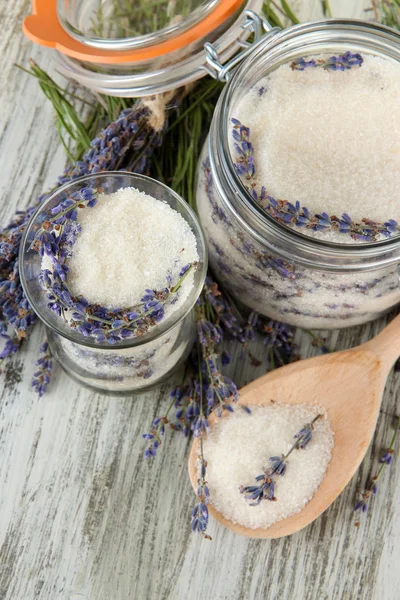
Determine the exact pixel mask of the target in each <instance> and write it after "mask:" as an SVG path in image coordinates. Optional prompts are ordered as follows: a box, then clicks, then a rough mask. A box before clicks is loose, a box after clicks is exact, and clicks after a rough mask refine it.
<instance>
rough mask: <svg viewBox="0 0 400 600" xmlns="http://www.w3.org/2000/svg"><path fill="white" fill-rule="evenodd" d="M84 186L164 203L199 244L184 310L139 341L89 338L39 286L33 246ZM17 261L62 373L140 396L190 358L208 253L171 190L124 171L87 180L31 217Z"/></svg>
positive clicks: (195, 225) (60, 192) (96, 386)
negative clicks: (54, 212) (57, 210)
mask: <svg viewBox="0 0 400 600" xmlns="http://www.w3.org/2000/svg"><path fill="white" fill-rule="evenodd" d="M85 187H90V188H102V189H103V190H104V192H105V193H107V194H111V193H113V192H116V191H117V190H119V189H121V188H125V187H133V188H136V189H138V190H139V191H142V192H145V193H146V194H148V195H150V196H153V197H154V198H156V199H157V200H160V201H163V202H166V203H167V204H168V205H169V206H170V207H171V208H173V209H174V210H175V211H177V212H179V213H180V214H181V215H182V217H183V218H184V219H185V220H186V222H187V223H188V224H189V226H190V228H191V230H192V231H193V233H194V235H195V238H196V243H197V253H198V255H199V262H198V265H197V268H196V270H195V272H194V280H193V287H192V288H191V289H190V292H189V295H188V297H187V298H186V299H185V300H184V301H183V303H182V305H181V306H179V307H178V308H177V309H176V310H175V311H174V312H172V313H171V314H170V315H169V316H165V318H164V319H163V320H161V321H160V323H159V324H157V325H155V326H154V327H152V328H150V329H149V330H148V331H147V333H144V334H143V335H142V336H141V337H135V338H128V339H125V340H123V341H120V342H118V343H115V344H114V345H109V344H107V343H105V342H103V343H97V342H96V341H95V340H94V339H92V338H90V337H85V336H84V335H82V334H81V333H80V332H79V331H78V330H77V329H73V328H71V327H70V326H69V325H68V324H67V323H66V322H65V320H64V319H62V318H61V317H59V316H58V315H57V314H55V313H54V312H53V311H52V310H51V309H50V308H49V307H48V301H47V298H46V293H45V292H44V290H43V289H42V287H41V286H40V283H39V273H40V271H41V268H42V258H41V256H40V255H39V253H38V252H37V251H36V250H34V249H33V248H32V247H31V246H32V242H33V240H34V239H35V235H36V233H37V232H38V230H39V229H40V228H41V226H42V224H43V223H44V222H45V221H47V220H48V219H49V218H51V209H52V208H53V207H54V206H58V205H59V203H60V202H61V201H62V200H64V199H65V198H66V197H68V196H69V195H70V194H71V193H74V192H77V191H80V190H82V188H85ZM88 210H90V209H88ZM19 261H20V276H21V282H22V286H23V289H24V292H25V294H26V296H27V298H28V300H29V302H30V304H31V306H32V307H33V309H34V311H35V312H36V314H37V315H38V316H39V317H40V319H41V320H42V321H43V322H44V323H45V325H46V329H47V337H48V341H49V344H50V348H51V351H52V353H53V355H54V356H55V358H56V359H57V360H58V362H59V363H60V364H61V366H62V367H63V368H64V370H65V371H66V372H67V373H68V374H69V375H71V376H72V377H73V378H74V379H76V380H78V381H79V382H80V383H83V384H85V385H87V386H89V387H91V388H94V389H96V390H101V391H106V392H107V391H108V392H112V393H134V392H142V391H145V390H147V389H149V388H151V387H153V386H155V385H158V384H160V383H162V382H163V381H164V380H165V379H166V378H167V377H169V376H170V374H171V373H172V372H173V371H174V370H175V369H176V368H177V367H178V366H179V365H180V364H181V362H182V361H183V360H185V358H186V357H187V356H188V354H189V352H190V350H191V347H192V343H193V339H194V328H195V325H194V316H193V307H194V305H195V303H196V301H197V299H198V297H199V295H200V293H201V290H202V288H203V284H204V279H205V276H206V271H207V250H206V246H205V240H204V237H203V234H202V231H201V228H200V226H199V224H198V220H197V218H196V215H195V214H194V212H193V211H192V210H191V208H190V207H189V205H188V204H187V203H186V202H184V201H183V200H182V199H181V198H180V197H179V196H178V195H177V194H175V192H173V191H172V190H171V189H169V188H168V187H167V186H165V185H163V184H161V183H159V182H158V181H155V180H153V179H151V178H149V177H145V176H143V175H136V174H133V173H124V172H121V171H119V172H109V173H99V174H96V175H89V176H86V177H81V178H78V179H76V180H74V181H73V182H71V183H67V184H65V185H63V186H61V187H60V188H58V189H57V190H56V191H55V192H54V193H53V194H52V195H51V196H50V197H49V198H48V199H47V200H46V201H45V202H44V203H43V204H42V205H41V206H40V207H39V208H38V210H37V211H36V212H35V213H34V215H33V216H32V218H31V220H30V222H29V225H28V227H27V229H26V231H25V232H24V236H23V239H22V242H21V249H20V257H19ZM145 287H146V286H145V285H144V286H143V288H145Z"/></svg>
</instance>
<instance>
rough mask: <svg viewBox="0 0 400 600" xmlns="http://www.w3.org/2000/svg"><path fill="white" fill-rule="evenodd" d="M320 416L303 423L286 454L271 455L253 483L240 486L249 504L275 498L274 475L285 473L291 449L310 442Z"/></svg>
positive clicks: (303, 446) (299, 447) (256, 503)
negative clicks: (267, 463) (265, 467)
mask: <svg viewBox="0 0 400 600" xmlns="http://www.w3.org/2000/svg"><path fill="white" fill-rule="evenodd" d="M320 417H321V415H317V416H316V417H315V418H314V419H313V420H312V421H311V423H307V424H306V425H304V427H302V429H301V430H300V431H299V432H298V433H296V434H295V436H294V438H295V439H296V441H295V443H294V444H293V446H292V447H291V448H290V450H289V452H287V454H281V455H280V456H271V458H270V459H269V461H270V463H271V466H270V467H268V468H267V469H264V472H263V473H261V475H257V477H255V481H256V484H255V485H248V486H241V487H240V489H239V491H240V493H241V494H243V495H244V497H245V499H246V500H247V501H248V502H249V505H250V506H258V505H259V504H260V503H261V501H262V500H270V501H275V500H276V496H275V484H276V480H275V479H276V477H277V476H281V477H282V476H283V475H285V473H286V469H287V459H288V458H289V456H290V455H291V453H292V452H293V450H298V449H301V448H305V447H306V446H307V444H309V443H310V442H311V439H312V431H313V428H314V423H315V421H316V420H317V419H319V418H320Z"/></svg>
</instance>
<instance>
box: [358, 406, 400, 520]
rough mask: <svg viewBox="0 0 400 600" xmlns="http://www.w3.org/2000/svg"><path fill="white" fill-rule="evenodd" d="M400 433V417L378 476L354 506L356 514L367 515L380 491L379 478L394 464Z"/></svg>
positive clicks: (376, 475)
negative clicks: (395, 449) (372, 500)
mask: <svg viewBox="0 0 400 600" xmlns="http://www.w3.org/2000/svg"><path fill="white" fill-rule="evenodd" d="M399 432H400V416H399V417H397V419H396V425H395V430H394V432H393V435H392V439H391V441H390V444H389V447H388V448H387V449H386V450H385V452H384V453H383V454H382V456H381V458H380V463H381V465H380V467H379V469H378V470H377V472H376V474H375V475H373V476H372V477H371V478H370V482H369V484H368V486H367V487H366V489H365V490H364V491H363V492H362V493H361V494H360V499H359V500H358V501H357V502H356V504H355V506H354V511H355V512H361V513H365V512H367V510H368V509H369V504H370V501H371V499H372V498H373V496H375V494H376V493H377V491H378V487H377V483H378V480H379V478H380V477H381V475H382V472H383V470H384V468H385V467H389V466H390V465H391V464H392V462H393V455H394V448H395V444H396V440H397V436H398V434H399ZM354 525H355V526H356V527H359V525H360V521H359V519H357V520H356V521H355V523H354Z"/></svg>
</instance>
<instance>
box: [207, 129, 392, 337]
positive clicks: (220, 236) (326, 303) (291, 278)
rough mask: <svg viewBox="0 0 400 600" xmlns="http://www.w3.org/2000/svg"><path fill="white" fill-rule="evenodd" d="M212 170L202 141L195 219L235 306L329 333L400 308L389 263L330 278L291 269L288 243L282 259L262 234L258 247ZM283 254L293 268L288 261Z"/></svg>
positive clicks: (327, 272) (255, 236) (296, 266)
mask: <svg viewBox="0 0 400 600" xmlns="http://www.w3.org/2000/svg"><path fill="white" fill-rule="evenodd" d="M211 152H212V149H211ZM212 165H213V161H212V160H210V144H209V140H207V141H206V143H205V145H204V148H203V152H202V156H201V159H200V162H199V167H198V177H197V197H196V199H197V211H198V215H199V218H200V222H201V224H202V227H203V231H204V233H205V237H206V240H207V243H208V249H209V259H210V265H211V267H212V269H213V271H214V273H215V275H216V277H217V278H218V280H219V281H220V282H221V284H222V286H223V287H224V288H226V289H227V290H228V291H229V292H230V293H231V294H232V295H233V296H234V298H235V299H237V300H238V301H239V302H240V303H242V304H243V305H245V306H247V307H248V308H250V309H252V310H255V311H257V312H260V313H262V314H264V315H266V316H268V317H270V318H272V319H276V320H278V321H283V322H285V323H289V324H291V325H295V326H298V327H304V328H312V329H336V328H342V327H350V326H352V325H359V324H361V323H366V322H368V321H371V320H373V319H376V318H377V317H379V316H380V315H382V314H383V313H385V312H386V311H387V310H389V309H390V308H391V307H393V306H394V305H396V304H397V303H398V302H399V301H400V289H399V276H398V273H397V264H395V263H393V264H391V265H388V266H385V267H380V268H375V269H374V268H372V269H371V270H368V271H365V270H363V271H359V272H357V271H353V272H348V270H347V269H345V268H343V270H342V271H340V270H338V269H337V270H335V271H332V270H329V269H326V270H324V269H321V268H320V266H319V265H318V264H317V263H316V264H315V268H313V267H312V266H304V265H303V264H301V262H300V261H296V260H295V257H296V254H297V246H296V241H295V239H293V246H292V248H290V244H289V248H287V251H286V255H285V256H284V255H283V254H281V253H279V251H274V250H272V249H271V245H270V243H268V233H267V232H265V240H263V239H262V236H260V231H258V232H255V231H252V230H251V228H250V227H247V226H244V225H243V221H242V219H240V218H238V216H237V214H236V212H235V210H233V208H232V204H231V202H230V199H229V193H230V191H229V190H225V191H224V190H223V189H222V188H221V182H220V181H218V185H217V179H218V173H217V171H216V169H215V168H213V166H212ZM224 192H227V193H224ZM231 199H232V200H235V199H237V198H236V196H235V198H233V197H232V196H231ZM293 238H295V235H293ZM288 251H289V253H290V251H292V256H293V260H288V258H287V252H288ZM360 263H361V259H360Z"/></svg>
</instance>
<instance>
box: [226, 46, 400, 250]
mask: <svg viewBox="0 0 400 600" xmlns="http://www.w3.org/2000/svg"><path fill="white" fill-rule="evenodd" d="M363 58H364V63H363V64H362V66H361V67H358V66H356V67H353V68H351V69H350V70H348V71H345V72H341V71H334V72H332V71H326V70H324V69H322V68H308V69H305V70H304V71H296V70H295V71H293V70H292V69H291V68H290V65H289V64H285V65H283V66H281V67H280V68H278V69H277V70H276V71H274V72H273V73H271V74H270V75H269V76H268V77H266V78H264V79H262V80H261V81H259V82H258V84H257V86H256V88H254V89H253V90H252V91H250V92H249V93H248V94H247V95H246V96H245V97H244V98H243V99H242V100H241V101H240V103H239V104H238V105H237V106H236V107H235V108H234V110H233V113H232V116H233V117H236V118H237V119H239V120H240V121H241V122H242V123H243V124H244V125H246V126H247V127H250V130H251V135H250V138H251V141H252V142H253V145H254V149H255V164H256V169H257V179H258V182H259V184H260V185H265V186H266V188H267V190H268V193H269V194H271V195H272V196H274V197H276V198H281V199H285V200H289V201H291V202H294V201H296V200H299V201H300V202H301V204H302V206H305V207H307V208H308V209H309V210H310V211H311V212H312V213H314V214H315V213H319V212H322V211H325V212H327V213H329V214H330V215H338V216H341V214H342V213H344V212H347V213H349V214H350V216H351V217H352V218H353V219H357V220H359V219H362V218H363V217H368V218H370V219H374V220H382V221H385V220H387V219H389V218H392V219H398V218H399V217H400V214H399V213H400V210H399V204H400V198H399V189H400V119H399V113H398V107H399V103H400V67H399V65H398V64H397V63H395V62H391V61H389V60H385V59H381V58H378V57H374V56H370V55H365V54H364V55H363ZM261 87H264V88H265V92H264V93H263V94H262V95H260V93H259V89H260V88H261ZM301 231H302V232H303V233H309V231H306V230H303V229H302V230H301ZM342 237H343V236H342ZM337 241H338V240H337ZM339 241H341V242H344V241H345V240H343V239H342V238H340V239H339Z"/></svg>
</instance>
